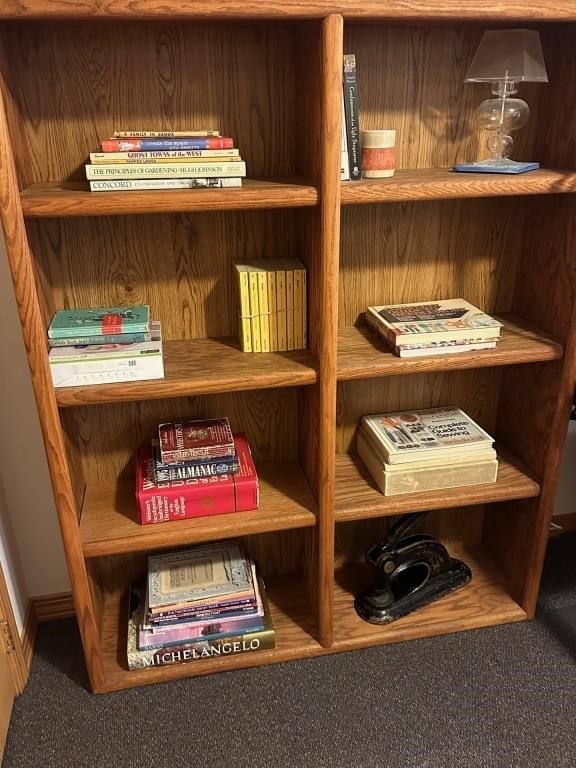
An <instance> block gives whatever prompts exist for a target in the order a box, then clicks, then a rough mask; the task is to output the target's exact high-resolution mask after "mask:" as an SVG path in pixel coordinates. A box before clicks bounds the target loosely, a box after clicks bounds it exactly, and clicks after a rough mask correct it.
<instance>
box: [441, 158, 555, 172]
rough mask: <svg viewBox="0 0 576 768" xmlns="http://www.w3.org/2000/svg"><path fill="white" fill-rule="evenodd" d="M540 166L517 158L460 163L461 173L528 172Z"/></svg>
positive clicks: (456, 169) (457, 168) (455, 167)
mask: <svg viewBox="0 0 576 768" xmlns="http://www.w3.org/2000/svg"><path fill="white" fill-rule="evenodd" d="M536 168H540V163H520V162H518V161H516V160H508V159H505V160H480V161H478V162H477V163H458V164H457V165H455V166H454V170H455V171H459V172H460V173H526V171H534V170H536Z"/></svg>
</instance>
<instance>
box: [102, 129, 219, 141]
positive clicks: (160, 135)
mask: <svg viewBox="0 0 576 768" xmlns="http://www.w3.org/2000/svg"><path fill="white" fill-rule="evenodd" d="M208 136H216V137H220V136H222V134H221V133H220V131H216V130H212V129H210V130H207V131H142V130H140V131H114V133H113V134H112V138H113V139H174V138H184V139H190V138H198V137H208Z"/></svg>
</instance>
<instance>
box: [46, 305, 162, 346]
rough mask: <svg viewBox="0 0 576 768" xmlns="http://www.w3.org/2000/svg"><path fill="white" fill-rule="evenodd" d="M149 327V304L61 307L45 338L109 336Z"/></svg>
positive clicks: (134, 331) (143, 329)
mask: <svg viewBox="0 0 576 768" xmlns="http://www.w3.org/2000/svg"><path fill="white" fill-rule="evenodd" d="M149 330H150V307H148V306H147V305H139V306H134V307H98V308H94V309H61V310H59V311H58V312H56V313H55V315H54V317H53V318H52V322H51V323H50V326H49V328H48V337H49V338H51V339H61V338H67V337H77V336H80V335H81V336H110V335H116V334H120V333H143V332H147V331H149Z"/></svg>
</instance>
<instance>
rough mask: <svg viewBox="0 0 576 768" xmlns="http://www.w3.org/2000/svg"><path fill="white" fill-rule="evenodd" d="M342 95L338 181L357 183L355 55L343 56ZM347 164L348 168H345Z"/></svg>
mask: <svg viewBox="0 0 576 768" xmlns="http://www.w3.org/2000/svg"><path fill="white" fill-rule="evenodd" d="M342 94H343V111H342V120H343V126H342V128H343V130H342V148H341V150H342V160H341V168H340V179H341V180H342V181H345V180H347V179H351V180H352V181H358V180H359V179H360V178H362V159H361V158H362V153H361V148H360V115H359V104H358V81H357V77H356V55H355V54H354V53H347V54H345V55H344V66H343V72H342ZM345 163H348V167H347V168H346V167H345V165H344V164H345Z"/></svg>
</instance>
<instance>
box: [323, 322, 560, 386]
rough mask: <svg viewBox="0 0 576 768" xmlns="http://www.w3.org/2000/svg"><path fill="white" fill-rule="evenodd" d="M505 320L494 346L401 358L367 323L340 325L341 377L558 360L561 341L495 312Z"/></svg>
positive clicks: (366, 376)
mask: <svg viewBox="0 0 576 768" xmlns="http://www.w3.org/2000/svg"><path fill="white" fill-rule="evenodd" d="M495 317H497V319H498V320H500V321H501V322H502V323H504V327H503V328H502V333H501V337H500V339H499V341H498V343H497V345H496V348H495V349H484V350H479V351H477V352H459V353H457V354H447V355H435V356H432V357H420V358H401V357H398V356H397V355H395V354H394V353H393V352H392V351H391V349H390V347H389V346H387V344H386V343H385V341H384V340H383V339H381V338H380V337H379V336H378V334H377V333H376V332H375V331H373V330H371V329H370V328H369V327H368V326H365V325H362V326H359V327H351V328H341V329H340V330H339V332H338V379H339V380H341V381H345V380H349V379H368V378H371V377H375V376H400V375H402V374H409V373H427V372H432V371H448V370H455V369H460V370H462V369H465V368H485V367H492V366H498V365H518V364H521V363H537V362H545V361H548V360H559V359H560V358H561V357H562V356H563V348H562V345H561V344H560V343H559V342H558V341H556V339H553V338H552V337H551V336H548V335H547V334H545V333H543V332H542V331H540V330H539V329H538V328H535V327H534V326H532V325H530V324H528V323H526V322H525V321H524V320H522V319H521V318H519V317H516V316H514V315H509V314H506V315H498V316H495Z"/></svg>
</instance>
